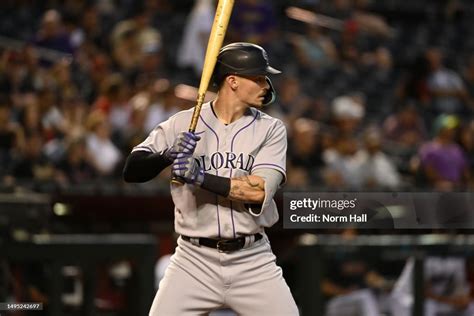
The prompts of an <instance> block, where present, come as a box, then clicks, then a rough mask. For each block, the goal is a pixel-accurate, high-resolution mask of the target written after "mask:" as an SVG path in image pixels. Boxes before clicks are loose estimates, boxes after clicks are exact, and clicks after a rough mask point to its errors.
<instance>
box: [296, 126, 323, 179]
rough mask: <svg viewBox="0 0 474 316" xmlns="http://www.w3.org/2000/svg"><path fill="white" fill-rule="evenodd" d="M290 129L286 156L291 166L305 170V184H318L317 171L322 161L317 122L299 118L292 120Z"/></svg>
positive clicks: (318, 175) (318, 176)
mask: <svg viewBox="0 0 474 316" xmlns="http://www.w3.org/2000/svg"><path fill="white" fill-rule="evenodd" d="M291 131H292V132H291V137H290V141H289V144H288V157H289V161H290V163H291V165H292V167H293V168H301V169H302V170H305V171H306V174H307V175H306V177H307V178H308V181H307V183H306V184H305V185H306V186H312V185H316V184H320V183H321V178H320V174H319V172H320V168H321V167H322V165H323V161H322V158H321V143H320V135H319V124H318V123H317V122H316V121H313V120H310V119H305V118H300V119H297V120H296V121H295V122H294V124H293V128H292V129H291Z"/></svg>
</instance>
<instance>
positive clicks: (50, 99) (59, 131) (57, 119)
mask: <svg viewBox="0 0 474 316" xmlns="http://www.w3.org/2000/svg"><path fill="white" fill-rule="evenodd" d="M38 105H39V109H40V113H39V114H40V115H41V126H42V129H43V133H44V136H45V137H46V140H51V139H53V138H55V137H62V136H63V135H64V134H65V133H66V121H65V119H64V116H63V114H62V112H61V110H60V109H59V107H58V97H57V94H56V91H54V90H53V89H51V88H44V89H42V90H40V91H38Z"/></svg>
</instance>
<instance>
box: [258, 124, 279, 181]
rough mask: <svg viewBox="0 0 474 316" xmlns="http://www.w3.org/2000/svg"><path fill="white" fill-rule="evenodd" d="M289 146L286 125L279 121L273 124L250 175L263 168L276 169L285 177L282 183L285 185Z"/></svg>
mask: <svg viewBox="0 0 474 316" xmlns="http://www.w3.org/2000/svg"><path fill="white" fill-rule="evenodd" d="M287 146H288V143H287V138H286V128H285V125H283V123H282V121H280V120H277V121H276V123H275V124H272V128H271V130H270V132H269V133H268V136H267V138H266V140H265V142H264V143H263V145H262V147H261V149H260V150H259V152H258V153H257V156H256V157H255V162H254V164H253V167H252V170H251V171H250V173H251V174H252V173H253V172H254V171H255V170H258V169H262V168H265V169H275V170H277V171H279V172H281V174H282V175H283V181H282V183H284V182H285V181H286V150H287Z"/></svg>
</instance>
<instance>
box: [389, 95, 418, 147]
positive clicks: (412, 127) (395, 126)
mask: <svg viewBox="0 0 474 316" xmlns="http://www.w3.org/2000/svg"><path fill="white" fill-rule="evenodd" d="M383 130H384V138H385V140H386V142H387V147H391V149H394V148H393V146H395V147H397V149H396V150H400V151H405V150H408V151H410V150H413V149H416V148H417V147H418V146H419V144H420V143H421V142H422V141H424V140H426V138H427V132H426V128H425V124H424V122H423V120H422V118H421V116H420V114H419V112H418V111H417V109H416V107H415V105H414V104H413V103H407V104H405V105H403V106H402V107H401V108H400V109H399V110H398V111H397V112H396V113H394V114H392V115H390V116H389V117H387V118H386V119H385V121H384V123H383Z"/></svg>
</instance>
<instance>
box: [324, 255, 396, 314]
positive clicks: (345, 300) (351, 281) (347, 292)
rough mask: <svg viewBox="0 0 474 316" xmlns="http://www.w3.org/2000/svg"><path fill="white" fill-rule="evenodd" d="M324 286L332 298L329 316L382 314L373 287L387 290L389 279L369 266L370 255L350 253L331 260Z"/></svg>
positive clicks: (328, 308) (329, 304)
mask: <svg viewBox="0 0 474 316" xmlns="http://www.w3.org/2000/svg"><path fill="white" fill-rule="evenodd" d="M349 255H350V256H349ZM321 287H322V292H323V293H324V294H325V295H327V296H329V297H330V298H331V299H330V300H329V301H328V303H327V306H326V314H325V315H326V316H347V315H364V316H379V315H380V307H379V303H378V302H377V298H376V296H375V294H374V292H373V289H386V288H387V281H386V280H385V279H384V278H383V277H382V276H381V275H380V274H379V273H377V272H376V271H375V270H374V269H373V268H372V267H371V266H370V264H369V263H368V260H367V258H361V257H360V256H356V255H355V254H353V253H350V254H348V255H344V256H342V257H339V258H336V260H335V261H332V262H331V265H330V267H329V270H328V273H327V277H326V278H324V280H323V282H322V285H321Z"/></svg>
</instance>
